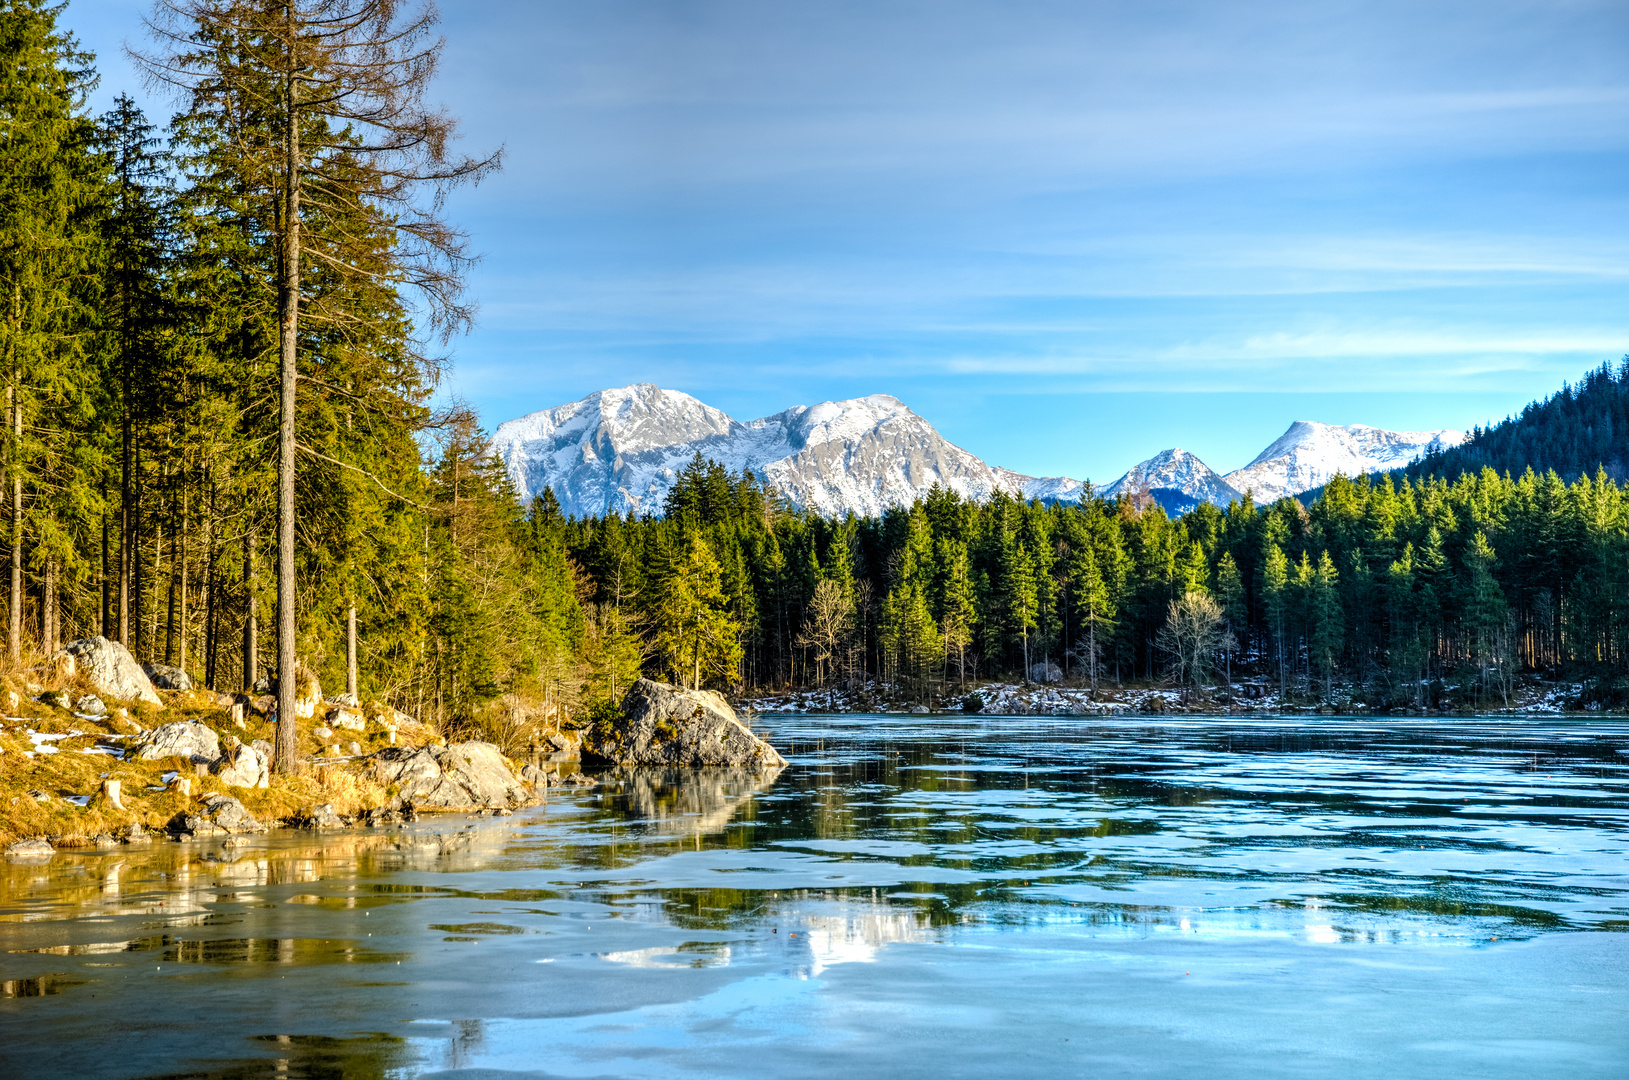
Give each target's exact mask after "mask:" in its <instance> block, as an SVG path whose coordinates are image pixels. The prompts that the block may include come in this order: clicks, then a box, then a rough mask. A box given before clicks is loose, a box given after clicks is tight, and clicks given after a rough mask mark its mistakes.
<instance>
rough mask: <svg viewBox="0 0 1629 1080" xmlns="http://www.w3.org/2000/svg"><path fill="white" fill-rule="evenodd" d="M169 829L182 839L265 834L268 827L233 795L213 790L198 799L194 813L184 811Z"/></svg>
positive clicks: (172, 819) (170, 823)
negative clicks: (237, 834) (235, 834)
mask: <svg viewBox="0 0 1629 1080" xmlns="http://www.w3.org/2000/svg"><path fill="white" fill-rule="evenodd" d="M165 828H166V829H167V830H168V831H169V832H171V833H174V834H176V835H178V836H227V835H230V834H232V833H242V832H262V831H264V830H265V828H266V827H265V826H264V825H262V824H261V823H260V822H258V821H256V820H255V817H254V815H253V814H251V813H249V811H247V810H245V809H244V808H243V804H242V803H241V802H239V801H238V800H236V799H234V798H232V796H230V795H222V794H221V793H220V792H218V791H212V792H210V793H209V794H208V795H205V796H204V797H203V798H202V799H200V800H198V809H197V811H195V812H193V813H188V812H186V811H183V812H181V813H179V814H177V815H175V817H173V818H171V819H170V822H169V824H168V825H166V826H165Z"/></svg>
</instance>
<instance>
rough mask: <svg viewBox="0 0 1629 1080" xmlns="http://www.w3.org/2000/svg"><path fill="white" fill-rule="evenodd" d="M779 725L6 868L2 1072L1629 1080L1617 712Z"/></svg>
mask: <svg viewBox="0 0 1629 1080" xmlns="http://www.w3.org/2000/svg"><path fill="white" fill-rule="evenodd" d="M760 728H761V730H764V731H766V732H767V734H768V735H769V737H770V738H771V740H772V741H773V742H775V743H776V744H777V745H778V746H780V747H782V748H783V749H787V750H789V751H790V753H789V754H788V757H789V758H790V759H791V762H792V764H791V766H790V767H789V768H788V769H786V770H785V771H784V772H782V773H781V774H780V775H779V776H778V777H775V778H773V780H772V781H771V780H769V779H768V778H764V777H754V776H750V775H744V774H735V773H728V772H715V771H709V770H701V771H692V772H685V773H680V772H674V773H666V774H664V773H641V774H633V775H628V776H625V777H624V778H623V779H622V781H621V782H620V784H618V785H611V786H608V787H607V788H606V789H603V790H600V791H594V792H589V793H586V794H580V795H564V796H562V795H556V796H554V797H553V798H552V799H551V801H550V802H549V804H548V805H547V806H546V807H542V808H539V809H537V810H534V811H525V812H522V813H518V814H516V815H515V816H514V817H512V818H500V819H492V818H483V819H479V820H473V819H465V818H457V819H442V820H439V821H432V822H425V823H420V824H418V825H415V826H411V827H409V828H407V829H402V830H393V831H384V830H378V831H373V832H368V831H358V832H346V833H338V834H328V835H323V836H316V835H313V834H293V833H279V834H275V835H274V836H272V837H269V838H252V839H250V840H249V841H247V842H246V843H245V844H244V845H243V846H241V847H236V848H224V847H222V846H221V845H220V844H218V843H217V844H175V843H164V844H158V845H155V846H154V848H153V849H152V850H150V851H142V850H140V849H135V848H122V849H118V850H115V851H110V852H103V853H96V854H89V853H87V854H83V855H70V854H59V855H58V856H57V857H56V858H55V859H53V860H52V861H51V862H50V863H49V864H46V865H20V864H12V865H0V1076H5V1077H12V1076H19V1077H20V1076H30V1077H34V1076H73V1077H118V1078H124V1077H146V1076H178V1075H188V1076H221V1077H251V1076H280V1077H302V1076H303V1077H341V1076H343V1077H384V1076H390V1077H416V1076H433V1075H444V1074H452V1075H459V1076H464V1077H493V1076H498V1075H521V1076H562V1077H564V1076H571V1077H672V1076H751V1077H816V1076H818V1077H831V1076H834V1075H838V1076H887V1077H943V1076H981V1077H988V1076H1089V1077H1119V1076H1126V1077H1178V1076H1181V1077H1303V1076H1305V1077H1377V1078H1379V1077H1385V1078H1388V1080H1395V1078H1400V1077H1520V1078H1523V1080H1531V1078H1533V1077H1549V1076H1554V1077H1569V1078H1587V1077H1614V1078H1618V1077H1624V1076H1629V933H1625V932H1624V931H1626V930H1629V828H1626V826H1629V724H1626V723H1624V722H1623V721H1594V722H1589V721H1584V722H1579V721H1556V720H1545V721H1498V722H1485V721H1449V722H1442V721H1435V720H1432V721H1400V722H1386V723H1380V722H1373V721H1355V720H1338V719H1326V718H1320V719H1318V720H1316V721H1311V720H1297V721H1277V720H1249V721H1241V720H1235V719H1200V718H1191V719H1186V720H1182V721H1169V720H1129V719H1128V720H1115V721H1100V720H1089V721H1088V720H1085V719H1082V718H1067V717H1058V718H1008V719H1003V718H991V717H967V718H964V717H959V716H956V717H901V716H888V717H865V716H840V717H835V716H834V717H820V716H800V717H769V718H766V720H765V721H764V722H763V723H762V724H761V725H760Z"/></svg>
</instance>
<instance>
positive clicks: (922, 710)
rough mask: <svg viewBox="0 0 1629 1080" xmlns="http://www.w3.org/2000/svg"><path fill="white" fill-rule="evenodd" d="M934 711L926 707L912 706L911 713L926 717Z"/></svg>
mask: <svg viewBox="0 0 1629 1080" xmlns="http://www.w3.org/2000/svg"><path fill="white" fill-rule="evenodd" d="M932 711H933V710H932V709H930V708H928V707H927V706H926V705H912V706H911V712H913V713H916V714H917V715H919V716H925V715H927V714H928V713H930V712H932Z"/></svg>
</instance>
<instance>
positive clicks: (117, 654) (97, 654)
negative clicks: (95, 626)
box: [58, 637, 164, 705]
mask: <svg viewBox="0 0 1629 1080" xmlns="http://www.w3.org/2000/svg"><path fill="white" fill-rule="evenodd" d="M62 653H63V654H66V655H68V656H70V657H72V658H73V661H74V670H75V671H76V672H77V673H78V674H80V675H83V676H84V677H85V679H86V681H87V682H89V683H90V684H91V686H92V687H94V688H95V689H96V692H97V693H98V694H100V695H102V696H103V697H110V698H117V699H118V700H120V701H131V700H136V701H145V702H147V703H148V704H150V705H162V704H164V703H163V702H162V701H160V700H159V697H158V692H157V691H156V690H154V689H153V684H152V681H151V680H150V679H148V678H147V673H146V672H145V671H143V670H142V669H141V665H140V664H138V663H136V658H135V657H133V656H131V655H130V650H129V649H127V648H125V647H124V646H123V645H121V644H119V643H118V642H117V641H109V640H108V639H107V638H105V637H93V638H81V639H80V640H78V641H70V642H69V643H68V644H67V645H66V646H64V647H63V649H62ZM58 655H61V654H58Z"/></svg>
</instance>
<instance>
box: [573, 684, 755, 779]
mask: <svg viewBox="0 0 1629 1080" xmlns="http://www.w3.org/2000/svg"><path fill="white" fill-rule="evenodd" d="M583 754H584V756H585V757H587V758H593V759H597V760H600V761H604V762H609V763H611V764H614V765H730V766H734V767H740V768H752V769H759V768H766V767H769V768H773V767H778V766H783V765H785V764H786V759H785V758H783V757H781V755H780V754H779V753H778V752H777V751H776V750H775V748H774V747H773V746H770V745H769V744H768V743H766V742H764V741H763V740H762V739H760V738H758V736H756V735H754V734H753V733H752V732H751V731H749V730H748V729H747V727H746V725H745V724H743V723H741V721H739V720H737V719H736V718H735V710H734V709H732V708H730V705H729V702H727V701H725V700H724V698H723V696H722V695H720V694H717V693H714V692H713V691H711V690H682V689H680V688H679V687H677V686H670V685H668V684H667V683H659V682H656V681H654V680H652V679H640V680H639V681H638V682H636V683H634V686H633V689H632V690H629V691H628V696H627V697H626V698H624V699H623V701H622V716H621V717H620V718H618V719H616V720H613V721H609V722H601V723H599V724H596V725H595V726H594V727H593V728H591V729H590V730H589V731H588V732H586V737H585V738H584V740H583Z"/></svg>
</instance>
